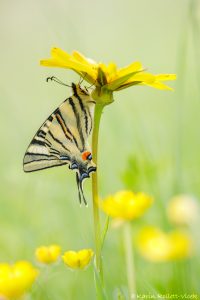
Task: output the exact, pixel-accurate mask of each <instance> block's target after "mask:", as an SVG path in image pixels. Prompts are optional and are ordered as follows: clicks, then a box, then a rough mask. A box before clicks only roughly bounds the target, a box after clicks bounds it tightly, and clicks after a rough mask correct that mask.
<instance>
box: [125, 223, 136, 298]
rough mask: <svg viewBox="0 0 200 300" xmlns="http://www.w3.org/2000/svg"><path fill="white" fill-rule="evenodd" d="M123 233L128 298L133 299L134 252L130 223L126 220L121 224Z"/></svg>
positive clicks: (134, 287)
mask: <svg viewBox="0 0 200 300" xmlns="http://www.w3.org/2000/svg"><path fill="white" fill-rule="evenodd" d="M123 230H124V232H123V234H124V247H125V257H126V272H127V279H128V290H129V299H135V296H136V284H135V266H134V257H133V256H134V253H133V246H132V243H133V241H132V234H131V224H130V222H126V223H125V224H124V226H123Z"/></svg>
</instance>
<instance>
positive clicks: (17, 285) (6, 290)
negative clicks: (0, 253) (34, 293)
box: [0, 261, 39, 299]
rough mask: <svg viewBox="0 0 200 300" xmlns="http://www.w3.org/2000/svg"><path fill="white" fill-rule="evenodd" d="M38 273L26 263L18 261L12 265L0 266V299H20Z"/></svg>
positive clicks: (4, 264) (2, 264)
mask: <svg viewBox="0 0 200 300" xmlns="http://www.w3.org/2000/svg"><path fill="white" fill-rule="evenodd" d="M38 274H39V272H38V270H37V269H35V268H34V267H33V266H32V265H31V264H30V263H29V262H27V261H19V262H16V263H15V264H14V265H10V264H7V263H1V264H0V297H5V298H6V299H13V298H18V297H21V296H22V295H23V294H24V293H25V292H27V291H28V289H30V288H31V286H32V284H33V282H34V281H35V279H36V277H37V276H38Z"/></svg>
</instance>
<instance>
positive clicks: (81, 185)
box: [80, 181, 88, 206]
mask: <svg viewBox="0 0 200 300" xmlns="http://www.w3.org/2000/svg"><path fill="white" fill-rule="evenodd" d="M80 190H81V194H82V197H83V201H84V203H85V206H88V204H87V201H86V199H85V196H84V193H83V181H80Z"/></svg>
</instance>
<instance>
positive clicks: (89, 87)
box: [87, 80, 96, 89]
mask: <svg viewBox="0 0 200 300" xmlns="http://www.w3.org/2000/svg"><path fill="white" fill-rule="evenodd" d="M95 83H96V80H95V81H94V83H93V84H91V85H90V86H88V87H87V89H91V88H92V87H93V86H94V85H95Z"/></svg>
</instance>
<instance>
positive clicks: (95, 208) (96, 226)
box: [92, 104, 104, 281]
mask: <svg viewBox="0 0 200 300" xmlns="http://www.w3.org/2000/svg"><path fill="white" fill-rule="evenodd" d="M103 108H104V105H102V104H96V105H95V112H94V128H93V135H92V157H93V161H94V163H95V164H96V165H97V156H98V137H99V125H100V120H101V114H102V111H103ZM92 195H93V218H94V235H95V252H96V256H95V257H96V258H95V259H96V269H97V272H98V274H99V275H100V279H101V281H103V270H102V263H101V226H100V217H99V196H98V168H97V171H96V172H95V173H93V174H92Z"/></svg>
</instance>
